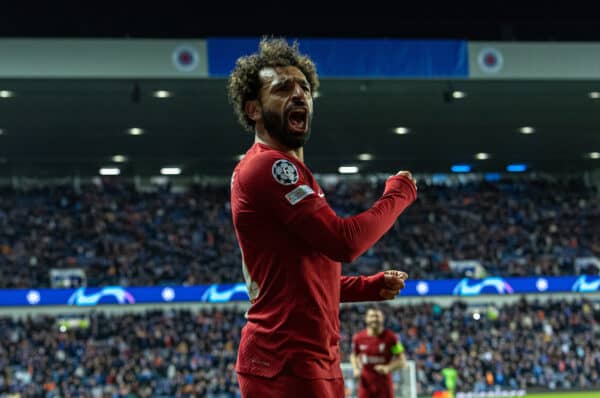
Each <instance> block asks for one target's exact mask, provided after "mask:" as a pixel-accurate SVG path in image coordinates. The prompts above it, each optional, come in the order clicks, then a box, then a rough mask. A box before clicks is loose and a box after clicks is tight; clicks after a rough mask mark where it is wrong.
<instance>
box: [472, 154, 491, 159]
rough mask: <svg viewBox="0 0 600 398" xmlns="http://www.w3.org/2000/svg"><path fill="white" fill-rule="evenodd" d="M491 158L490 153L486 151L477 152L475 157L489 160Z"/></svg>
mask: <svg viewBox="0 0 600 398" xmlns="http://www.w3.org/2000/svg"><path fill="white" fill-rule="evenodd" d="M489 158H490V154H489V153H486V152H479V153H476V154H475V159H477V160H487V159H489Z"/></svg>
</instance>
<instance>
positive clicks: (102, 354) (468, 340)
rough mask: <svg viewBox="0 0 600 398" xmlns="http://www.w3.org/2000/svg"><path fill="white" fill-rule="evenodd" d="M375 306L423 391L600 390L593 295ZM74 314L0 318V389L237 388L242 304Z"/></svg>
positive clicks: (113, 393)
mask: <svg viewBox="0 0 600 398" xmlns="http://www.w3.org/2000/svg"><path fill="white" fill-rule="evenodd" d="M366 308H367V305H366V304H361V305H352V306H344V307H343V308H342V309H341V311H340V319H341V332H342V333H341V340H340V349H341V352H342V360H343V361H345V362H347V361H348V360H349V353H350V350H351V340H352V335H353V333H355V332H356V331H358V330H360V329H362V328H364V326H365V325H364V314H365V311H366ZM379 308H381V309H382V310H383V311H384V314H385V317H386V327H388V328H390V329H391V330H392V331H394V332H395V333H396V334H397V335H398V337H399V339H400V340H401V341H402V343H403V344H404V347H405V349H406V355H407V357H408V359H409V360H413V361H415V364H416V371H417V372H416V376H417V384H418V393H419V394H431V393H432V391H434V390H437V389H442V388H443V386H442V376H441V374H440V371H441V369H442V368H443V367H446V366H452V367H454V368H455V369H456V370H457V371H458V391H489V390H496V389H503V390H514V389H520V388H523V389H527V390H531V389H535V388H540V389H548V388H549V389H555V390H560V389H586V388H596V389H598V388H600V304H598V303H593V302H590V301H587V300H585V299H579V300H573V301H565V300H555V301H550V302H527V301H525V300H522V301H520V302H516V303H513V304H506V305H504V306H498V307H492V306H483V307H481V306H480V307H472V306H467V305H466V304H465V303H464V302H460V301H457V302H454V303H453V304H452V305H451V306H449V307H441V306H439V305H437V304H432V303H422V304H418V305H402V306H390V305H388V304H380V305H379ZM475 313H478V314H480V316H479V317H477V316H474V314H475ZM80 317H81V318H84V320H85V322H81V320H80V324H81V325H84V327H80V328H78V327H72V326H65V325H74V324H75V323H76V322H73V321H74V319H72V318H71V319H70V321H71V323H70V324H69V323H68V322H67V321H66V320H65V319H64V318H62V317H60V316H54V315H53V316H50V315H43V316H42V315H38V316H34V317H27V318H12V317H11V318H9V317H3V318H0V396H12V397H25V396H39V397H45V398H54V397H68V396H71V397H77V396H80V397H92V398H100V397H150V396H153V397H167V396H171V397H193V396H195V397H208V398H233V397H238V396H239V388H238V385H237V378H236V374H235V371H234V364H235V360H236V353H237V348H238V342H239V337H240V329H241V327H242V326H243V325H244V323H245V319H244V309H243V308H224V307H215V308H211V309H202V310H198V311H196V310H194V311H192V310H182V309H178V310H175V309H157V310H152V311H147V312H138V313H124V314H110V315H108V314H103V313H99V312H90V313H86V314H83V315H80ZM430 396H431V395H430Z"/></svg>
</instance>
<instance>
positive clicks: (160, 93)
mask: <svg viewBox="0 0 600 398" xmlns="http://www.w3.org/2000/svg"><path fill="white" fill-rule="evenodd" d="M152 96H153V97H154V98H171V97H172V96H173V92H172V91H168V90H156V91H155V92H154V93H152Z"/></svg>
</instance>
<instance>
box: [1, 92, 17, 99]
mask: <svg viewBox="0 0 600 398" xmlns="http://www.w3.org/2000/svg"><path fill="white" fill-rule="evenodd" d="M14 96H15V92H14V91H10V90H0V98H12V97H14Z"/></svg>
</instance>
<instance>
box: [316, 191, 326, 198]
mask: <svg viewBox="0 0 600 398" xmlns="http://www.w3.org/2000/svg"><path fill="white" fill-rule="evenodd" d="M317 195H318V196H319V198H324V197H325V194H324V193H322V192H321V193H318V194H317Z"/></svg>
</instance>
